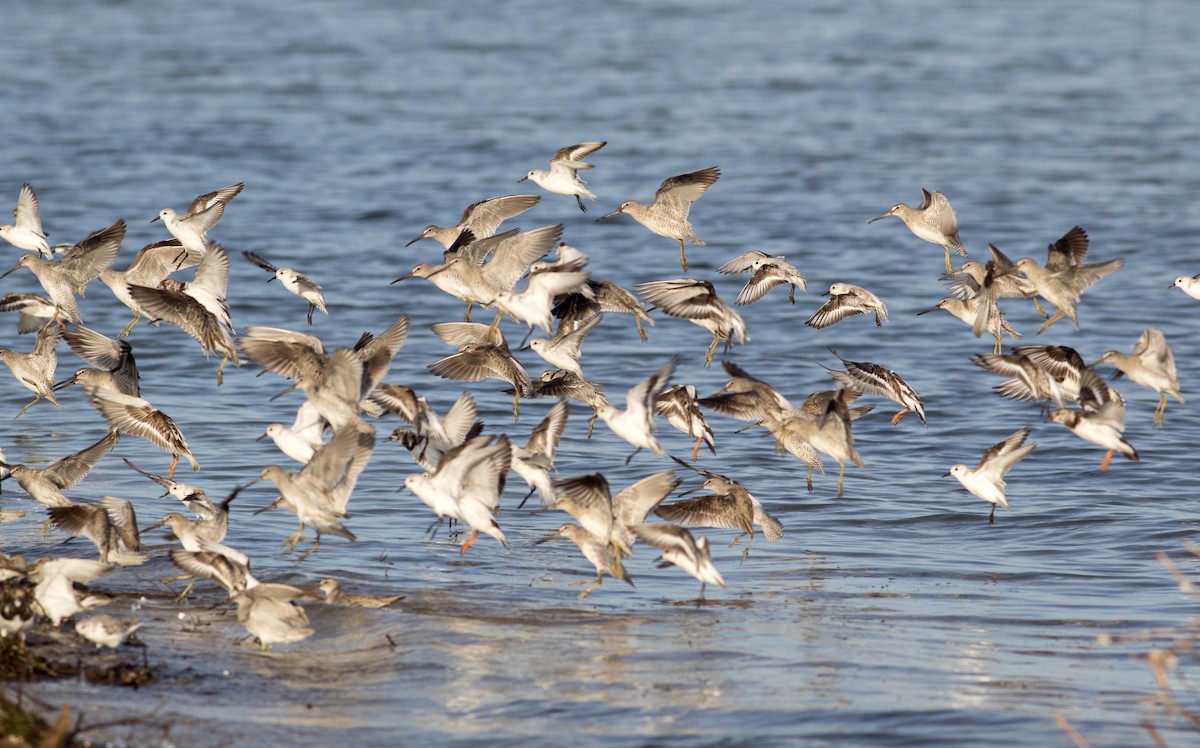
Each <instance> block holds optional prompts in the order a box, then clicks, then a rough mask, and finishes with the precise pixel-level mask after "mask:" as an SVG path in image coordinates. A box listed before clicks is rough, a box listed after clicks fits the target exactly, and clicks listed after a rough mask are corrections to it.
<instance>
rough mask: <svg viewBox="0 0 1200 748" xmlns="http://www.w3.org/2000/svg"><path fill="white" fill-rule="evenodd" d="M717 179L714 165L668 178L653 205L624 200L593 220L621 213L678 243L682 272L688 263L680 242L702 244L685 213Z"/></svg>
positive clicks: (719, 172)
mask: <svg viewBox="0 0 1200 748" xmlns="http://www.w3.org/2000/svg"><path fill="white" fill-rule="evenodd" d="M720 177H721V170H720V169H719V168H717V167H715V166H710V167H709V168H707V169H700V170H699V171H693V172H689V173H687V174H680V175H679V176H675V177H670V178H669V179H665V180H663V183H662V184H661V185H659V187H658V191H657V192H656V193H654V202H653V203H650V204H649V205H646V204H643V203H639V202H637V201H636V200H626V201H625V202H623V203H621V207H619V208H617V209H616V210H614V211H613V212H612V213H609V214H607V215H603V216H600V218H598V219H597V220H599V221H603V220H604V219H605V218H611V217H612V216H615V215H617V214H618V213H625V214H627V215H629V216H630V217H632V218H633V220H635V221H637V222H638V223H640V224H642V225H643V226H645V227H646V228H648V229H650V230H651V231H653V232H654V233H655V234H658V235H659V236H665V237H668V238H670V239H674V240H675V241H677V242H679V264H680V266H681V267H682V268H683V272H685V273H686V272H687V269H688V264H687V254H686V253H685V252H684V250H683V242H684V240H685V239H686V240H687V241H689V242H691V243H692V244H699V245H703V244H704V242H703V241H701V239H700V237H698V236H696V233H695V232H694V231H693V230H692V224H691V223H690V222H689V221H688V213H689V212H690V211H691V209H692V203H693V202H695V201H696V200H697V199H698V198H699V197H700V196H701V195H703V194H704V193H705V192H707V191H708V188H709V187H712V186H713V185H714V184H716V182H717V180H718V179H719V178H720Z"/></svg>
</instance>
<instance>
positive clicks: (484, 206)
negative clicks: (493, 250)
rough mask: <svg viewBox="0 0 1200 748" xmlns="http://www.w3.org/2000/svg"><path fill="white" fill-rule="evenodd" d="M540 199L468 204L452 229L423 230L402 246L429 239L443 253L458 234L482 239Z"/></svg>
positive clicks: (498, 199)
mask: <svg viewBox="0 0 1200 748" xmlns="http://www.w3.org/2000/svg"><path fill="white" fill-rule="evenodd" d="M541 199H542V197H541V195H501V196H500V197H489V198H488V199H486V200H480V201H479V202H477V203H471V204H470V205H468V206H467V208H466V210H464V211H463V213H462V217H461V218H459V219H458V223H457V224H456V225H454V226H435V225H433V224H430V225H428V226H426V227H425V228H424V229H423V230H422V231H421V233H420V235H419V236H417V238H415V239H413V240H412V241H410V242H409V243H408V244H405V245H404V246H406V247H407V246H409V245H410V244H414V243H416V242H419V241H420V240H422V239H433V240H434V241H436V242H437V243H438V244H441V245H442V246H443V247H445V248H446V249H449V248H450V247H452V246H454V243H455V242H457V241H458V238H459V234H461V233H462V232H463V231H464V230H467V231H470V232H471V234H472V235H473V236H474V238H475V239H486V238H488V237H490V236H491V235H492V234H495V233H496V229H497V228H499V226H500V224H501V223H503V222H504V221H505V220H506V219H509V218H512V217H513V216H516V215H520V214H521V213H524V212H525V211H527V210H529V209H530V208H532V207H533V206H534V205H537V202H538V201H539V200H541Z"/></svg>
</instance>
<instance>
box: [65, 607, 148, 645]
mask: <svg viewBox="0 0 1200 748" xmlns="http://www.w3.org/2000/svg"><path fill="white" fill-rule="evenodd" d="M141 626H142V622H141V621H138V620H133V621H120V620H117V619H116V618H113V617H112V616H110V615H107V614H105V613H97V614H95V615H91V616H88V617H87V618H82V619H80V620H78V621H76V622H75V632H76V633H78V634H79V635H80V636H82V637H83V638H84V639H87V640H88V641H90V642H92V643H93V644H95V645H96V649H100V648H101V647H111V648H112V649H117V648H118V647H120V646H121V645H122V644H124V643H125V640H126V639H128V638H129V635H130V634H132V633H133V632H134V631H137V630H138V629H139V628H141Z"/></svg>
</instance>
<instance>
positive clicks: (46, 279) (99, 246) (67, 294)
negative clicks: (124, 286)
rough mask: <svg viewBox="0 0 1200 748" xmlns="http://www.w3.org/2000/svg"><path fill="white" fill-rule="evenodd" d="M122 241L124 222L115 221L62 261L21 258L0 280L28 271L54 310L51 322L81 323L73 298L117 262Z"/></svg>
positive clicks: (96, 232)
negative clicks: (52, 304) (43, 290)
mask: <svg viewBox="0 0 1200 748" xmlns="http://www.w3.org/2000/svg"><path fill="white" fill-rule="evenodd" d="M124 239H125V222H124V221H117V222H116V223H114V224H113V225H111V226H108V227H107V228H103V229H100V230H99V231H93V232H92V233H91V234H89V235H88V236H87V238H86V239H84V240H83V241H81V242H79V243H78V244H75V245H74V246H72V247H71V248H70V249H69V250H67V252H66V253H65V254H63V256H62V259H59V260H54V259H49V260H43V259H42V258H41V257H40V256H38V255H35V254H28V255H21V259H20V260H18V261H17V264H16V265H13V266H12V267H11V268H9V269H8V270H7V271H5V272H4V274H3V275H0V278H3V277H5V276H7V275H8V274H10V273H14V272H16V271H17V270H20V269H21V268H29V272H31V273H33V274H34V276H35V277H36V278H37V279H38V283H41V284H42V288H44V289H45V290H46V295H47V296H49V297H50V300H51V301H53V302H54V306H55V307H56V308H57V310H58V311H57V312H56V314H55V319H56V320H58V321H59V322H63V321H66V322H83V314H82V313H80V311H79V304H78V303H76V301H75V297H76V296H78V295H80V294H82V293H83V289H84V287H86V286H87V284H88V283H90V282H91V281H92V280H93V279H94V278H96V277H97V276H99V275H100V273H101V272H102V271H103V270H104V269H105V268H107V267H108V266H109V265H111V264H112V263H113V260H115V259H117V253H118V252H120V251H121V242H122V241H124Z"/></svg>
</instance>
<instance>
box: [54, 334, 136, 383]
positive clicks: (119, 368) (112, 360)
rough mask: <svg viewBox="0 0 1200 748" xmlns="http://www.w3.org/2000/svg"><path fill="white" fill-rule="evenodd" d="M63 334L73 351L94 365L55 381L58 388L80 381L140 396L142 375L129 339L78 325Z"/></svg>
mask: <svg viewBox="0 0 1200 748" xmlns="http://www.w3.org/2000/svg"><path fill="white" fill-rule="evenodd" d="M62 336H63V338H64V339H65V340H66V341H67V345H69V346H71V350H73V351H75V354H76V355H77V356H79V357H80V358H82V359H83V360H84V361H86V362H88V363H89V364H91V366H85V367H83V368H81V369H77V370H76V371H75V373H74V374H72V375H71V376H70V377H68V378H67V379H65V380H63V381H61V382H58V383H56V384H55V385H54V389H55V391H57V390H61V389H63V388H64V387H69V386H70V385H72V384H80V385H91V386H94V387H102V388H105V389H110V390H115V391H117V392H120V393H122V394H124V395H129V396H131V397H141V395H142V392H141V377H140V375H139V374H138V368H137V361H136V360H134V358H133V347H132V346H131V345H130V344H129V343H128V342H127V341H124V340H113V339H112V338H110V337H108V336H106V335H103V334H101V333H98V332H96V331H95V330H92V329H90V328H87V327H84V326H83V325H76V326H75V328H74V329H73V330H68V331H67V332H64V333H63V335H62Z"/></svg>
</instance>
